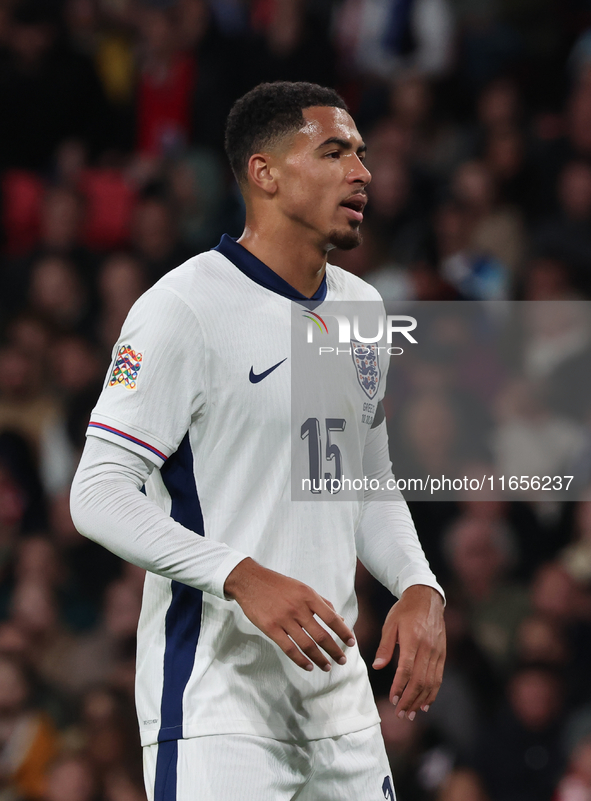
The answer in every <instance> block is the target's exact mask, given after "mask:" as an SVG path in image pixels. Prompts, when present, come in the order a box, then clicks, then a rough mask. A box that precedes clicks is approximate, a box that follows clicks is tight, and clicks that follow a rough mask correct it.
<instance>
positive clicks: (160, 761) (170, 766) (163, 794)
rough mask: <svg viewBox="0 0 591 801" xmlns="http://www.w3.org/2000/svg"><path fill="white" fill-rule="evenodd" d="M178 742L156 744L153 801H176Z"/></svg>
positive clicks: (169, 741)
mask: <svg viewBox="0 0 591 801" xmlns="http://www.w3.org/2000/svg"><path fill="white" fill-rule="evenodd" d="M177 762H178V740H167V741H166V742H164V743H159V744H158V754H157V756H156V779H155V781H154V801H176V783H177V773H176V767H177Z"/></svg>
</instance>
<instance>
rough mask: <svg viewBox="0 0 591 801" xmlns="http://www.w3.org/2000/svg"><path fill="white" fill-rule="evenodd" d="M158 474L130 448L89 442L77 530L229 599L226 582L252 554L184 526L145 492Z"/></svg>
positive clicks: (78, 491)
mask: <svg viewBox="0 0 591 801" xmlns="http://www.w3.org/2000/svg"><path fill="white" fill-rule="evenodd" d="M153 470H154V465H153V464H152V463H151V462H150V461H149V459H147V458H145V457H143V456H139V455H138V454H136V453H134V452H133V451H131V450H128V449H127V448H126V447H123V446H122V445H119V444H118V443H114V442H109V441H106V440H102V439H98V438H97V437H89V438H88V440H87V442H86V447H85V448H84V453H83V454H82V459H81V460H80V465H79V467H78V472H77V473H76V477H75V480H74V483H73V485H72V501H71V511H72V520H73V521H74V525H75V526H76V528H77V529H78V531H79V532H80V533H81V534H84V536H85V537H88V538H89V539H91V540H94V541H95V542H98V543H100V544H101V545H103V546H104V547H105V548H108V549H109V551H112V552H113V553H114V554H117V556H120V557H121V558H122V559H125V560H126V561H128V562H132V563H133V564H134V565H138V566H139V567H143V568H144V569H145V570H149V571H150V572H152V573H157V574H158V575H160V576H165V577H166V578H169V579H172V580H174V581H180V582H182V583H183V584H187V585H188V586H189V587H195V588H197V589H200V590H204V591H205V592H208V593H211V594H212V595H216V596H217V597H218V598H225V596H224V582H225V581H226V578H227V577H228V575H229V574H230V573H231V571H232V570H233V569H234V568H235V567H236V565H237V564H239V563H240V562H241V561H242V560H243V559H245V558H246V554H241V553H240V552H238V551H234V550H233V549H232V548H229V547H228V546H227V545H224V543H221V542H212V541H211V540H210V539H207V538H206V537H200V536H199V535H197V534H195V532H194V531H190V530H189V529H187V528H185V527H184V526H181V524H180V523H177V522H176V521H175V520H173V519H172V518H171V517H170V516H169V515H167V514H166V512H164V511H163V510H162V509H161V508H160V507H159V506H157V505H156V504H155V503H154V502H153V501H151V500H149V499H148V498H147V497H146V496H145V495H144V493H143V492H140V488H141V487H143V486H144V484H145V483H146V481H147V480H148V477H149V476H150V474H151V473H152V471H153Z"/></svg>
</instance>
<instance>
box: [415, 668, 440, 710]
mask: <svg viewBox="0 0 591 801" xmlns="http://www.w3.org/2000/svg"><path fill="white" fill-rule="evenodd" d="M444 666H445V655H443V656H442V657H440V658H439V660H438V662H437V666H436V668H435V680H434V682H433V687H432V689H431V692H430V693H429V695H428V696H427V697H426V698H425V700H424V701H420V704H419V706H420V709H422V710H423V712H428V711H429V707H430V706H431V704H432V703H433V701H434V700H435V699H436V698H437V693H438V692H439V688H440V687H441V682H442V681H443V668H444Z"/></svg>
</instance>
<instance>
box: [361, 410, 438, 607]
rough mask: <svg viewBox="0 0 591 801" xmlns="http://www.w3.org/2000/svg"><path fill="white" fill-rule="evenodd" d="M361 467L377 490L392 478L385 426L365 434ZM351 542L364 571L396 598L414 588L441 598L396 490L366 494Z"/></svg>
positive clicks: (413, 528) (411, 523) (405, 505)
mask: <svg viewBox="0 0 591 801" xmlns="http://www.w3.org/2000/svg"><path fill="white" fill-rule="evenodd" d="M363 467H364V474H365V475H366V476H367V477H368V478H369V479H377V480H378V482H379V486H380V487H386V486H387V480H388V479H389V478H392V466H391V463H390V458H389V455H388V437H387V433H386V424H385V422H384V423H382V424H380V425H379V426H378V427H377V428H376V429H372V430H371V431H370V432H369V435H368V439H367V443H366V447H365V451H364V456H363ZM355 541H356V545H357V554H358V556H359V558H360V560H361V561H362V563H363V564H364V565H365V567H366V568H367V569H368V570H369V571H370V573H371V574H372V575H373V576H375V578H377V579H378V581H379V582H380V583H382V584H383V585H384V586H386V587H388V589H390V590H391V591H392V592H393V593H394V595H396V596H397V597H398V598H400V596H401V595H402V593H403V592H404V590H406V589H407V588H408V587H410V586H413V585H415V584H425V585H426V586H428V587H433V588H434V589H436V590H437V591H438V592H439V593H441V595H442V596H443V597H444V593H443V590H442V589H441V587H440V586H439V584H438V583H437V579H436V578H435V576H434V574H433V572H432V571H431V568H430V567H429V563H428V562H427V559H426V557H425V553H424V551H423V549H422V547H421V543H420V542H419V538H418V536H417V532H416V529H415V525H414V523H413V520H412V517H411V514H410V511H409V508H408V505H407V503H406V501H405V500H404V498H403V497H402V495H401V493H400V491H399V490H377V491H375V492H372V491H368V493H366V497H365V501H364V506H363V514H362V516H361V522H360V524H359V527H358V529H357V532H356V534H355Z"/></svg>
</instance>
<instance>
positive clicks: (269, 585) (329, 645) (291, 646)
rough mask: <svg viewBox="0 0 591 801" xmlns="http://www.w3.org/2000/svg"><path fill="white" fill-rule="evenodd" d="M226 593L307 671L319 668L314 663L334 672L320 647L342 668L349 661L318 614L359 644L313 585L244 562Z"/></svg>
mask: <svg viewBox="0 0 591 801" xmlns="http://www.w3.org/2000/svg"><path fill="white" fill-rule="evenodd" d="M224 592H225V594H226V596H227V597H228V598H233V599H234V600H235V601H237V602H238V604H239V605H240V606H241V607H242V611H243V612H244V614H245V615H246V617H247V618H248V619H249V620H250V621H251V623H254V625H255V626H256V627H257V628H259V629H260V630H261V631H262V632H263V634H266V635H267V637H270V638H271V639H272V640H273V642H275V643H277V645H278V646H279V647H280V648H281V650H282V651H283V652H284V653H285V654H286V655H287V656H288V657H289V658H290V659H291V660H292V661H293V662H295V663H296V665H299V667H301V668H303V669H304V670H313V669H314V664H315V665H318V667H319V668H322V670H330V667H331V666H330V662H329V660H328V659H327V658H326V656H325V655H324V654H323V653H322V651H321V650H320V648H322V649H323V650H324V651H326V653H327V654H328V655H329V656H330V657H332V659H334V660H335V662H337V664H339V665H344V664H345V662H346V661H347V658H346V656H345V654H344V653H343V651H342V650H341V648H340V647H339V646H338V645H337V643H336V642H335V641H334V639H333V638H332V637H331V635H330V634H329V633H328V631H327V630H326V629H325V628H324V627H323V626H321V625H320V623H318V621H317V620H316V619H315V617H314V615H317V616H318V617H319V618H320V619H321V620H322V621H324V623H326V625H327V626H328V627H329V628H331V629H332V630H333V631H334V632H335V634H337V635H338V636H339V637H340V638H341V640H342V641H343V642H344V643H345V644H346V645H348V646H352V645H355V638H354V637H353V633H352V632H351V630H350V629H349V628H348V626H346V625H345V622H344V620H343V618H342V617H341V616H340V615H339V614H337V612H336V611H335V608H334V606H333V605H332V604H331V603H330V601H327V600H326V599H325V598H323V597H322V596H321V595H318V593H317V592H315V591H314V590H313V589H312V588H311V587H308V585H307V584H303V583H302V582H301V581H296V579H292V578H288V577H287V576H283V575H282V574H281V573H276V572H275V571H274V570H268V569H267V568H265V567H262V566H261V565H259V564H257V563H256V562H255V561H254V560H253V559H250V558H248V559H244V560H243V561H242V562H240V563H239V564H238V565H236V567H235V568H234V570H232V572H231V573H230V575H229V576H228V577H227V579H226V582H225V584H224ZM319 646H320V647H319ZM312 663H314V664H312Z"/></svg>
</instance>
